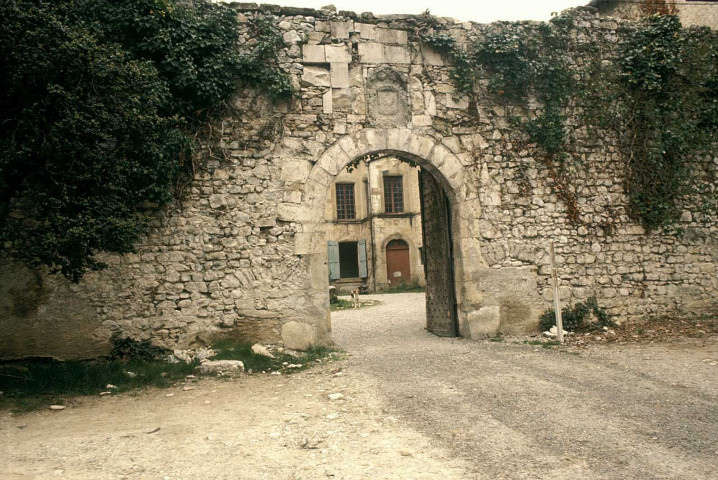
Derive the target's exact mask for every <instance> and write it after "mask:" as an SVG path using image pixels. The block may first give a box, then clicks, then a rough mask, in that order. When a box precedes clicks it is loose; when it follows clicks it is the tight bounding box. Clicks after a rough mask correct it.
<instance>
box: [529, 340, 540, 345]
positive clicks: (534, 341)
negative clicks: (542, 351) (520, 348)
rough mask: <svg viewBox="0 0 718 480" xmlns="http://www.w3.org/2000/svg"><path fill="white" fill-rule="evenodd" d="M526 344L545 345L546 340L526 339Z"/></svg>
mask: <svg viewBox="0 0 718 480" xmlns="http://www.w3.org/2000/svg"><path fill="white" fill-rule="evenodd" d="M524 343H525V344H526V345H543V343H544V342H542V341H541V340H524Z"/></svg>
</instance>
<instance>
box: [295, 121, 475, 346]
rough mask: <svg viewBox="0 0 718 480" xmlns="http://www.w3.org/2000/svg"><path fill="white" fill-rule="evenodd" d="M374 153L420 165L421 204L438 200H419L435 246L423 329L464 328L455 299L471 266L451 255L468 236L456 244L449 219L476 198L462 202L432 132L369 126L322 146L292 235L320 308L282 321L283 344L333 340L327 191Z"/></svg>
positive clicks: (457, 232) (452, 158) (463, 213)
mask: <svg viewBox="0 0 718 480" xmlns="http://www.w3.org/2000/svg"><path fill="white" fill-rule="evenodd" d="M373 154H386V155H392V156H396V157H398V158H402V159H405V160H409V161H411V162H413V163H415V164H416V165H417V166H420V167H422V175H421V179H422V186H423V187H422V188H423V189H424V192H423V195H422V202H428V201H430V199H432V198H436V199H438V200H437V201H436V202H433V203H432V204H431V205H425V210H426V211H430V212H432V213H431V219H429V221H424V222H423V224H424V225H426V229H425V234H427V233H428V234H429V235H431V236H432V238H435V239H436V240H433V241H432V240H431V239H430V240H429V244H430V245H434V250H433V251H431V250H430V253H427V254H426V256H427V257H430V259H429V260H428V264H429V265H428V267H427V274H428V275H429V277H430V278H427V315H428V318H427V328H428V329H429V330H430V331H433V332H434V333H437V334H439V335H449V336H453V335H456V334H460V333H462V328H461V326H462V325H463V324H464V323H465V318H464V315H462V314H461V313H462V308H461V305H462V301H463V300H464V298H465V297H466V293H467V292H466V289H462V288H459V287H460V286H462V285H463V283H464V279H465V278H467V273H469V274H470V272H467V271H466V264H465V262H461V261H455V259H456V258H464V257H466V252H464V249H465V247H466V246H467V245H468V243H469V242H465V241H464V242H462V238H464V237H462V229H461V223H462V222H450V221H449V219H450V218H466V217H467V215H470V211H473V212H474V213H478V211H477V209H478V208H479V206H478V204H476V203H475V202H471V201H470V200H468V201H467V198H466V197H465V195H464V194H463V192H464V191H465V190H464V189H462V185H463V181H464V171H465V170H464V165H462V163H461V161H460V160H459V159H458V157H457V156H456V155H455V154H453V153H452V152H451V150H449V149H448V148H447V147H445V146H444V145H442V144H440V143H437V142H435V141H434V140H433V139H432V138H431V137H428V136H424V135H418V134H416V133H414V132H412V131H410V130H408V129H403V128H396V129H374V128H368V129H363V130H360V131H358V132H355V133H353V134H351V135H347V136H345V137H343V138H342V139H340V140H338V141H337V142H335V143H334V144H333V145H331V146H330V147H329V148H327V149H326V151H324V153H322V155H321V156H320V157H319V160H318V161H317V162H316V164H315V165H314V167H313V168H312V170H311V172H310V173H309V177H308V179H307V181H306V183H305V188H304V191H303V196H302V203H301V205H298V206H297V211H296V218H297V220H298V221H301V223H302V232H301V233H300V234H297V237H298V238H297V242H296V250H295V253H296V254H297V255H302V256H305V257H306V258H307V265H308V266H309V268H310V272H311V273H310V276H311V285H312V290H313V295H312V296H311V297H312V298H313V299H315V311H317V312H320V311H321V312H322V314H321V315H316V317H314V318H306V319H302V320H303V322H302V321H297V322H288V323H285V324H284V326H283V328H282V337H283V340H284V341H285V343H289V344H292V343H293V339H294V337H295V336H297V335H298V336H300V337H305V338H306V336H307V335H308V334H310V333H311V335H312V336H313V337H314V339H315V341H317V342H320V343H326V342H329V341H330V340H331V321H330V316H329V304H328V300H327V296H326V292H327V289H328V286H329V282H328V275H327V274H326V270H327V251H326V246H325V238H326V237H325V233H326V232H325V223H324V216H323V215H324V209H325V202H326V199H327V190H328V189H329V188H330V186H331V185H332V182H333V180H334V178H335V177H336V176H337V175H338V174H339V172H341V171H342V170H343V169H344V168H346V167H347V166H348V165H349V164H351V163H352V162H354V161H355V160H357V159H359V158H363V157H366V156H368V155H373ZM432 191H433V193H432ZM444 195H445V197H444ZM432 226H433V228H432ZM430 245H429V248H430V249H431V246H430ZM475 265H477V264H475ZM452 267H453V268H452ZM298 320H299V319H298ZM301 323H304V325H301ZM310 330H311V332H310ZM463 330H466V329H465V328H464V329H463ZM466 333H468V332H466Z"/></svg>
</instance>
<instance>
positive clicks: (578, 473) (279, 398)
mask: <svg viewBox="0 0 718 480" xmlns="http://www.w3.org/2000/svg"><path fill="white" fill-rule="evenodd" d="M362 298H363V299H364V298H367V299H373V300H378V301H379V302H381V303H380V304H379V305H374V306H370V307H366V308H361V309H358V310H344V311H341V312H335V313H334V314H333V328H334V338H335V340H336V342H337V345H338V347H339V348H342V349H343V350H344V351H345V352H346V353H345V358H343V359H341V360H337V361H334V362H330V363H326V364H321V365H319V366H317V367H316V368H314V369H312V370H308V371H304V372H301V373H297V374H294V375H290V376H284V375H282V376H279V375H264V374H263V375H252V376H242V377H240V378H237V379H231V380H222V379H202V380H199V381H195V380H192V381H190V382H188V383H186V384H181V385H177V386H176V387H174V388H171V389H165V390H154V389H153V390H148V391H145V392H143V393H140V394H137V395H134V396H133V395H130V394H123V395H119V396H113V397H110V396H107V397H102V398H100V397H83V398H80V399H78V400H77V402H76V405H75V406H74V407H70V408H67V409H65V410H62V411H57V412H51V411H41V412H35V413H31V414H26V415H19V416H18V415H12V414H10V413H9V412H0V416H1V418H0V458H1V459H2V461H0V478H3V479H30V478H72V479H105V478H107V479H123V478H126V479H144V478H147V479H205V478H206V479H224V478H226V479H230V478H231V479H319V478H337V479H365V478H372V479H374V478H377V479H435V478H442V479H473V478H477V479H481V478H486V479H496V478H506V479H524V478H526V479H529V478H536V479H579V478H580V479H629V478H635V479H652V478H656V479H658V478H661V479H666V478H675V479H686V478H690V479H713V478H716V472H718V340H717V339H716V336H715V335H712V334H710V335H706V336H704V337H703V338H698V339H683V340H676V341H673V342H671V343H654V344H629V343H627V344H616V343H612V344H609V345H599V344H595V343H589V344H588V345H587V346H582V347H580V348H578V347H561V348H553V349H547V348H542V346H541V345H532V344H530V343H525V342H526V341H527V340H526V339H520V338H505V339H503V340H502V341H490V340H487V341H484V342H471V341H465V340H461V339H446V338H444V339H442V338H437V337H435V336H433V335H431V334H429V333H427V332H426V331H425V330H424V328H423V327H424V323H425V322H424V317H423V316H424V313H423V312H424V308H423V305H424V297H423V294H420V293H413V294H397V295H381V296H375V297H374V296H368V297H362ZM494 340H497V339H494Z"/></svg>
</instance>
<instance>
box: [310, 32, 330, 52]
mask: <svg viewBox="0 0 718 480" xmlns="http://www.w3.org/2000/svg"><path fill="white" fill-rule="evenodd" d="M326 36H327V34H326V33H324V32H310V33H309V36H308V37H307V43H308V44H309V45H319V44H320V43H322V41H323V40H324V37H326ZM322 50H324V49H322ZM323 54H324V52H322V55H323Z"/></svg>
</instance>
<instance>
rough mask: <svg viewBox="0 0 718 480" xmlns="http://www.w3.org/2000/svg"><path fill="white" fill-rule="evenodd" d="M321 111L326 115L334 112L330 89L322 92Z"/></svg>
mask: <svg viewBox="0 0 718 480" xmlns="http://www.w3.org/2000/svg"><path fill="white" fill-rule="evenodd" d="M322 111H323V112H324V113H326V114H331V113H332V112H334V104H333V102H332V89H331V88H330V89H329V90H327V91H326V92H324V95H322Z"/></svg>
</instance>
